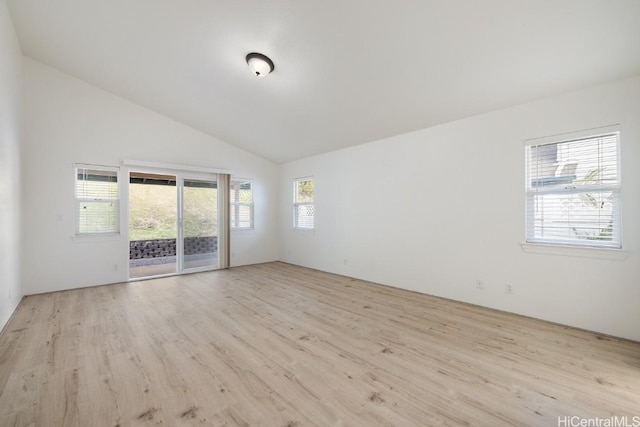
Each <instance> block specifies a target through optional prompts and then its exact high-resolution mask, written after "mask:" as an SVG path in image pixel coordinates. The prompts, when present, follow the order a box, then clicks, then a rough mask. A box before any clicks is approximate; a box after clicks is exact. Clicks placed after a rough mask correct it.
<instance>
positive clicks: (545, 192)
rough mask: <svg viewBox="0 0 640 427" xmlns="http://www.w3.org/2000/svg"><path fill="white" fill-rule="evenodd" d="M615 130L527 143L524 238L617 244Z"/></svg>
mask: <svg viewBox="0 0 640 427" xmlns="http://www.w3.org/2000/svg"><path fill="white" fill-rule="evenodd" d="M618 146H619V132H618V131H617V130H612V131H610V132H603V133H595V134H594V133H592V134H591V135H587V136H580V137H574V138H567V139H563V140H560V141H557V140H556V141H554V142H546V143H543V144H532V145H529V146H527V150H526V152H527V155H526V156H527V242H533V243H547V244H562V245H582V246H599V247H614V248H620V246H621V245H620V172H619V148H618Z"/></svg>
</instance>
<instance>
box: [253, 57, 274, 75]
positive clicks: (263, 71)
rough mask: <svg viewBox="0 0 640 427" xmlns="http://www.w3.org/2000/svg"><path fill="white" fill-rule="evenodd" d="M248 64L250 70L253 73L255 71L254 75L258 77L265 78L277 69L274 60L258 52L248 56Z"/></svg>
mask: <svg viewBox="0 0 640 427" xmlns="http://www.w3.org/2000/svg"><path fill="white" fill-rule="evenodd" d="M247 64H248V65H249V68H251V71H253V74H255V75H256V76H257V77H264V76H266V75H267V74H269V73H270V72H272V71H273V69H274V68H275V67H274V65H273V61H272V60H270V59H269V58H268V57H267V56H265V55H263V54H261V53H256V52H252V53H250V54H248V55H247Z"/></svg>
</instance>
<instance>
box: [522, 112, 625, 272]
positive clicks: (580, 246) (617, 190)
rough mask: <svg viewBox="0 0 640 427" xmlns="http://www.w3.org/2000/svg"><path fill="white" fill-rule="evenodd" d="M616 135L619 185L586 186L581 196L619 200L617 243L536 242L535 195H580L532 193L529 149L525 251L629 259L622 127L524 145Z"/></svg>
mask: <svg viewBox="0 0 640 427" xmlns="http://www.w3.org/2000/svg"><path fill="white" fill-rule="evenodd" d="M612 133H617V134H618V135H617V145H618V146H617V155H618V161H617V172H616V173H617V178H618V180H617V181H618V182H617V184H615V185H599V186H596V185H594V186H583V187H581V188H580V191H579V192H587V191H595V190H597V191H611V192H612V193H614V194H615V195H616V197H617V198H618V201H617V203H616V204H615V205H614V208H615V211H614V214H613V221H614V227H613V229H614V232H615V233H616V234H615V236H614V239H613V240H614V243H612V244H611V245H607V244H606V243H605V244H594V243H593V242H592V241H584V242H581V241H578V240H575V241H557V242H551V241H548V240H542V239H535V238H532V237H531V236H530V234H531V230H533V224H531V222H530V221H531V220H532V218H533V215H530V214H529V209H530V204H531V198H532V197H534V196H535V194H561V193H563V192H566V193H570V194H573V193H576V190H575V189H567V190H558V189H556V190H549V189H537V190H536V191H531V190H530V185H529V182H527V181H528V180H529V178H530V174H529V161H528V158H527V156H528V153H527V150H526V149H525V188H526V191H525V241H524V242H523V243H521V247H522V250H523V251H524V252H528V253H538V254H554V255H566V256H581V257H588V258H605V259H625V258H626V257H627V251H625V250H623V246H622V245H623V243H622V227H621V224H622V212H621V210H622V209H621V204H622V200H621V195H622V173H621V163H622V161H621V157H622V156H621V155H620V143H621V132H620V125H619V124H615V125H608V126H601V127H595V128H590V129H585V130H580V131H576V132H567V133H562V134H556V135H549V136H544V137H540V138H532V139H527V140H525V141H524V145H525V148H527V147H529V146H534V145H545V144H555V143H561V142H566V141H571V140H579V139H587V138H597V137H599V136H604V135H608V134H612Z"/></svg>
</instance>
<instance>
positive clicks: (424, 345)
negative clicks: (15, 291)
mask: <svg viewBox="0 0 640 427" xmlns="http://www.w3.org/2000/svg"><path fill="white" fill-rule="evenodd" d="M0 391H1V394H0V423H1V424H2V425H3V426H13V425H17V426H32V425H36V426H111V427H113V426H122V427H123V426H128V425H158V424H162V425H164V426H174V425H220V426H222V425H225V426H227V425H228V426H232V425H250V426H254V425H256V426H257V425H263V426H315V425H318V426H347V425H348V426H377V425H394V426H426V425H441V424H446V425H486V426H500V425H534V426H547V425H548V426H556V425H558V417H569V416H579V417H587V418H593V417H610V416H625V415H626V416H628V417H630V418H629V422H631V421H633V419H632V418H631V417H634V416H640V343H634V342H629V341H624V340H618V339H614V338H611V337H606V336H601V335H598V334H595V333H589V332H585V331H580V330H575V329H571V328H568V327H562V326H558V325H554V324H549V323H546V322H541V321H536V320H532V319H528V318H523V317H519V316H515V315H510V314H506V313H501V312H497V311H493V310H489V309H484V308H480V307H475V306H471V305H467V304H462V303H456V302H452V301H448V300H443V299H438V298H433V297H429V296H426V295H420V294H416V293H412V292H408V291H402V290H398V289H393V288H388V287H384V286H379V285H374V284H370V283H366V282H363V281H359V280H354V279H349V278H345V277H341V276H335V275H331V274H327V273H322V272H319V271H315V270H309V269H305V268H301V267H295V266H291V265H287V264H283V263H271V264H263V265H256V266H249V267H240V268H234V269H230V270H226V271H217V272H209V273H201V274H193V275H188V276H179V277H170V278H162V279H156V280H149V281H143V282H136V283H130V284H118V285H111V286H102V287H96V288H86V289H78V290H72V291H65V292H57V293H52V294H45V295H36V296H30V297H27V298H25V299H24V300H23V301H22V303H21V305H20V306H19V308H18V310H17V312H16V314H15V315H14V317H13V319H12V320H11V321H10V323H9V324H8V325H7V327H6V328H5V331H4V333H3V335H2V336H1V337H0ZM565 425H569V424H565Z"/></svg>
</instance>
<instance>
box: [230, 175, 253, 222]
mask: <svg viewBox="0 0 640 427" xmlns="http://www.w3.org/2000/svg"><path fill="white" fill-rule="evenodd" d="M230 199H231V228H236V229H251V228H253V190H252V185H251V181H250V180H246V179H245V180H232V181H231V198H230Z"/></svg>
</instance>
